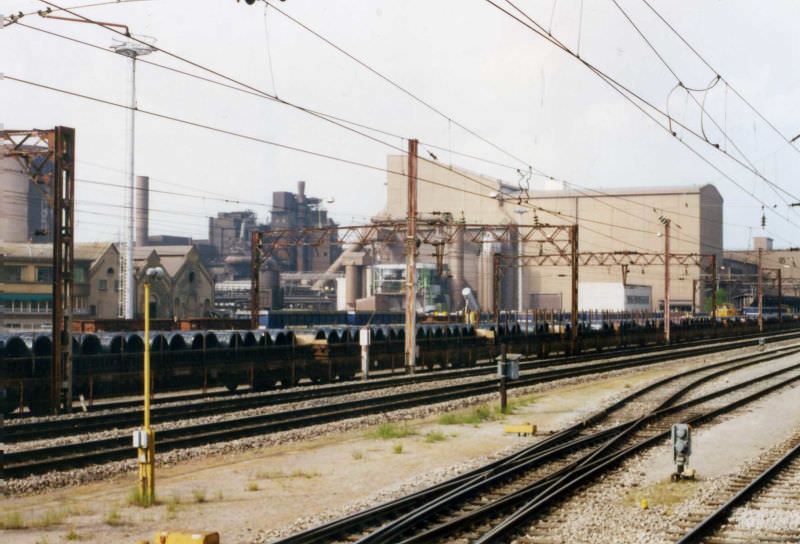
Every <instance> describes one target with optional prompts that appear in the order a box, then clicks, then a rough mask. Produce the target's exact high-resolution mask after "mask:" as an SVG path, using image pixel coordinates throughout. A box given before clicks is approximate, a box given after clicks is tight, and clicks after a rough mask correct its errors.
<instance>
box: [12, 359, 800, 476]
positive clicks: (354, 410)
mask: <svg viewBox="0 0 800 544" xmlns="http://www.w3.org/2000/svg"><path fill="white" fill-rule="evenodd" d="M786 350H790V348H785V349H781V350H780V351H781V352H784V351H786ZM795 350H800V348H795ZM771 356H772V354H770V353H768V354H758V355H756V356H755V357H754V356H742V357H739V358H736V359H735V361H736V362H739V361H741V362H742V363H748V362H750V361H752V360H755V361H760V360H763V359H765V358H767V359H768V358H769V357H771ZM650 357H652V356H650ZM662 357H663V356H662ZM648 361H649V362H655V360H652V361H651V360H650V359H649V358H648ZM640 364H643V363H642V362H641V361H638V360H624V361H611V362H604V363H598V364H591V365H585V366H583V367H581V368H568V369H555V370H542V371H540V372H537V373H535V374H534V375H529V376H523V377H522V378H521V379H520V380H517V381H515V382H513V383H512V384H510V386H511V387H525V386H529V385H535V384H538V383H543V382H547V381H553V380H558V379H564V378H572V377H577V376H583V375H589V374H595V373H598V372H607V371H611V370H619V369H624V368H630V367H632V366H638V365H640ZM496 390H497V386H496V384H495V383H494V380H492V381H491V382H479V383H467V384H459V385H449V386H444V387H438V388H433V389H425V390H420V391H413V392H407V393H400V394H394V395H387V396H381V397H373V398H366V399H359V400H353V401H345V402H338V403H330V404H325V405H323V406H316V407H311V408H300V409H294V410H288V411H282V412H278V413H268V414H262V415H255V416H248V417H243V418H237V419H233V420H225V421H216V422H212V423H200V424H195V425H188V426H184V427H178V428H173V429H165V430H159V431H157V437H158V451H159V452H165V451H169V450H173V449H178V448H187V447H193V446H199V445H205V444H209V443H214V442H222V441H230V440H235V439H239V438H243V437H247V436H257V435H262V434H267V433H272V432H278V431H284V430H290V429H296V428H301V427H306V426H310V425H318V424H321V423H327V422H331V421H338V420H341V419H347V418H352V417H358V416H363V415H369V414H375V413H382V412H389V411H394V410H400V409H403V408H411V407H415V406H419V405H424V404H435V403H438V402H446V401H449V400H454V399H458V398H463V397H469V396H476V395H483V394H487V393H495V392H496ZM9 430H11V429H7V432H6V441H7V442H9V440H8V435H9V432H8V431H9ZM18 436H19V435H18ZM130 452H131V445H130V436H129V434H128V433H124V434H121V435H119V436H115V437H111V438H102V439H96V440H85V441H79V442H75V443H71V444H60V445H57V446H48V447H40V448H33V449H19V450H17V451H11V452H7V453H6V454H5V457H4V462H5V471H4V474H5V476H6V477H8V478H14V477H23V476H27V475H29V474H35V473H41V472H46V471H50V470H64V469H70V468H76V467H80V466H86V465H89V464H96V463H102V462H107V461H114V460H119V459H127V458H129V457H130Z"/></svg>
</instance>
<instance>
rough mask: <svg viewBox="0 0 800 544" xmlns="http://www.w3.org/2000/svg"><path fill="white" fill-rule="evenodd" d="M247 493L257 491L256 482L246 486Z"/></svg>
mask: <svg viewBox="0 0 800 544" xmlns="http://www.w3.org/2000/svg"><path fill="white" fill-rule="evenodd" d="M247 490H248V491H258V482H250V483H249V484H247Z"/></svg>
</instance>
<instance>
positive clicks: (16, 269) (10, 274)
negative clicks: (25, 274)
mask: <svg viewBox="0 0 800 544" xmlns="http://www.w3.org/2000/svg"><path fill="white" fill-rule="evenodd" d="M0 281H22V267H21V266H8V265H4V266H0Z"/></svg>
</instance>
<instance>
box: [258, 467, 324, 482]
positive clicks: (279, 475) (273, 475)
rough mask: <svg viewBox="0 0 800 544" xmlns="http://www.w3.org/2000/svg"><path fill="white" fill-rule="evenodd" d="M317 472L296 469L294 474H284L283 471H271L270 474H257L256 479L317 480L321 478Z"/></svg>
mask: <svg viewBox="0 0 800 544" xmlns="http://www.w3.org/2000/svg"><path fill="white" fill-rule="evenodd" d="M319 475H320V474H319V472H317V471H316V470H300V469H295V470H293V471H292V472H284V471H282V470H271V471H268V472H258V473H256V478H258V479H259V480H280V479H283V478H316V477H317V476H319Z"/></svg>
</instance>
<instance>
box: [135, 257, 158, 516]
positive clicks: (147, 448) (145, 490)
mask: <svg viewBox="0 0 800 544" xmlns="http://www.w3.org/2000/svg"><path fill="white" fill-rule="evenodd" d="M164 276H165V274H164V269H163V268H161V267H155V268H148V269H147V270H146V271H145V273H144V300H143V304H144V428H143V429H140V430H138V431H134V433H133V445H134V447H135V448H137V453H138V460H139V497H141V500H142V501H143V502H144V503H145V504H147V505H151V504H153V503H154V502H155V496H156V470H155V457H156V435H155V433H154V432H153V430H152V429H151V428H150V382H151V380H150V285H151V284H152V282H153V281H154V280H156V279H159V278H163V277H164Z"/></svg>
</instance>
